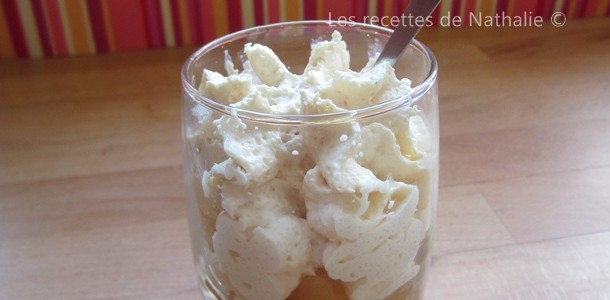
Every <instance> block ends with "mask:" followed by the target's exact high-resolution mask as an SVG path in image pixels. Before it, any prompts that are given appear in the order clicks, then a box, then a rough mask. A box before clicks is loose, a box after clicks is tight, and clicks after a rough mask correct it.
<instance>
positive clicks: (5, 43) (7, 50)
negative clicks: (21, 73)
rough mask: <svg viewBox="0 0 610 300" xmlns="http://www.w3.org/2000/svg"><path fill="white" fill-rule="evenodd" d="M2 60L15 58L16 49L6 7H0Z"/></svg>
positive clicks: (0, 53)
mask: <svg viewBox="0 0 610 300" xmlns="http://www.w3.org/2000/svg"><path fill="white" fill-rule="evenodd" d="M0 58H15V49H13V42H12V41H11V36H10V33H9V31H8V24H7V22H6V16H5V15H4V6H2V5H0Z"/></svg>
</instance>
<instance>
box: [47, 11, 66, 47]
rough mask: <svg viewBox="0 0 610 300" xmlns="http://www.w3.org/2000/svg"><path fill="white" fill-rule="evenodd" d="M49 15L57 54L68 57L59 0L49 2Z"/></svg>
mask: <svg viewBox="0 0 610 300" xmlns="http://www.w3.org/2000/svg"><path fill="white" fill-rule="evenodd" d="M46 4H47V13H48V15H49V24H50V26H51V34H52V37H53V45H54V46H55V54H57V55H68V43H67V42H66V36H65V34H64V27H63V23H62V22H61V14H60V12H59V6H58V5H57V0H47V2H46Z"/></svg>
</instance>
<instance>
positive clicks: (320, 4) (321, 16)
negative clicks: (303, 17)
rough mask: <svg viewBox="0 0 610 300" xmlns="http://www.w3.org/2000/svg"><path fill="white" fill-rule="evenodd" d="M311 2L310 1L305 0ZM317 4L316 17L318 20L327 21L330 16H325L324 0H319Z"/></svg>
mask: <svg viewBox="0 0 610 300" xmlns="http://www.w3.org/2000/svg"><path fill="white" fill-rule="evenodd" d="M305 1H310V0H305ZM317 1H318V2H317V3H316V16H318V20H326V19H328V16H325V15H324V0H317Z"/></svg>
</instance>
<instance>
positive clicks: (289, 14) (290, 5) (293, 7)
mask: <svg viewBox="0 0 610 300" xmlns="http://www.w3.org/2000/svg"><path fill="white" fill-rule="evenodd" d="M299 4H300V1H299V0H284V8H285V10H284V15H285V16H286V19H285V20H282V21H296V20H299V19H300V18H301V17H300V16H299V9H300V7H299Z"/></svg>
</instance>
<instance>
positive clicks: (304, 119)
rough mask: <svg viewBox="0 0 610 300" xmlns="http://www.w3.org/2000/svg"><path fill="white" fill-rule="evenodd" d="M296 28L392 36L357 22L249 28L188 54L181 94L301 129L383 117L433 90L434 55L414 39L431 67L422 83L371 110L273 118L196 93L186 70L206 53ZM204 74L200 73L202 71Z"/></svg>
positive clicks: (413, 43) (217, 107)
mask: <svg viewBox="0 0 610 300" xmlns="http://www.w3.org/2000/svg"><path fill="white" fill-rule="evenodd" d="M298 25H327V26H332V25H335V26H341V27H350V28H364V29H367V30H368V29H370V30H376V31H380V32H384V33H388V34H392V32H393V30H392V29H389V28H385V27H381V26H377V25H372V24H367V23H358V22H348V23H346V22H339V21H331V20H329V21H323V20H305V21H289V22H280V23H273V24H267V25H261V26H255V27H250V28H247V29H242V30H240V31H236V32H233V33H230V34H227V35H224V36H221V37H219V38H217V39H214V40H212V41H211V42H209V43H207V44H205V45H203V46H202V47H200V48H199V49H197V50H196V51H195V52H194V53H193V54H191V55H190V56H189V57H188V59H187V60H186V62H185V63H184V64H183V66H182V70H181V81H182V87H183V93H187V94H188V95H189V96H191V97H192V98H193V100H194V101H196V102H197V103H199V104H201V105H204V106H206V107H207V108H209V109H212V110H214V111H216V112H219V113H221V114H224V115H235V116H238V117H239V118H241V119H246V120H250V121H258V122H263V123H270V124H285V125H303V124H325V123H337V122H345V121H346V120H358V119H364V118H368V117H372V116H377V115H380V114H384V113H386V112H389V111H393V110H395V109H397V108H399V107H402V106H411V105H415V104H417V102H418V100H419V99H421V98H422V97H423V96H424V95H425V94H426V93H427V92H428V91H430V89H431V88H432V87H433V86H434V83H435V82H436V79H437V76H438V64H437V61H436V58H435V57H434V54H433V53H432V51H430V49H429V48H428V47H426V46H425V45H424V44H423V43H421V42H419V41H418V40H416V39H413V40H412V41H411V43H410V44H409V46H408V47H414V48H415V49H417V50H419V51H421V52H422V54H423V55H424V56H425V58H426V59H427V60H428V61H429V63H430V66H429V69H428V72H427V74H426V76H425V78H424V80H423V81H422V82H421V83H419V84H418V85H416V86H411V89H410V90H409V92H408V93H407V94H405V95H401V96H399V97H396V98H394V99H391V100H387V101H384V102H380V103H376V104H374V105H371V106H366V107H362V108H357V109H352V110H347V109H346V110H343V111H339V112H331V113H323V114H273V113H264V112H257V111H251V110H246V109H241V108H237V107H233V106H230V105H227V104H224V103H221V102H218V101H215V100H214V99H212V98H210V97H207V96H206V95H204V94H203V93H201V92H200V91H199V89H198V88H196V87H194V86H193V84H192V83H191V81H190V79H189V75H188V74H189V69H190V67H191V66H192V65H193V63H194V62H195V61H196V60H197V59H198V58H200V57H202V56H204V55H205V54H206V53H208V52H209V51H211V50H213V49H216V48H218V47H220V46H222V45H225V44H226V43H230V42H233V41H235V40H237V39H240V38H242V37H245V36H247V35H248V34H249V33H252V32H257V31H261V30H267V29H272V28H281V27H288V26H298ZM202 71H203V70H202Z"/></svg>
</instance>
